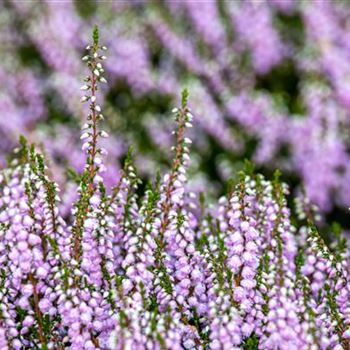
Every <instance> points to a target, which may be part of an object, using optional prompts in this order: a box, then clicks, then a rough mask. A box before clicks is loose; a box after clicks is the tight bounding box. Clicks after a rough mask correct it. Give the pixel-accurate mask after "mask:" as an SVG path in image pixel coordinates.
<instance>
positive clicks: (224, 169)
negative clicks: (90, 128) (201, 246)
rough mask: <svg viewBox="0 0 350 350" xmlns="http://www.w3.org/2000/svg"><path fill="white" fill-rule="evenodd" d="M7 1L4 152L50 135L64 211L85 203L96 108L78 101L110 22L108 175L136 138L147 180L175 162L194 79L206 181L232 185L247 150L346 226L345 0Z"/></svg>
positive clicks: (218, 190)
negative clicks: (84, 127) (95, 39)
mask: <svg viewBox="0 0 350 350" xmlns="http://www.w3.org/2000/svg"><path fill="white" fill-rule="evenodd" d="M0 7H1V16H0V26H1V34H0V41H1V48H0V50H1V55H2V57H3V59H2V60H1V62H0V76H1V77H2V79H3V80H4V81H6V84H3V85H2V87H1V89H0V109H1V115H2V116H3V118H1V119H0V134H1V138H0V150H1V154H0V163H1V165H2V166H3V165H4V164H5V158H6V155H7V154H8V152H9V151H10V150H11V149H12V148H13V147H14V143H15V142H16V140H17V139H18V134H19V133H23V134H25V135H26V137H28V138H29V139H30V140H32V141H34V140H35V142H36V143H37V144H38V145H39V144H40V143H43V145H44V149H45V152H47V156H46V159H47V162H50V169H52V171H53V173H54V178H55V180H56V181H58V183H59V184H60V185H61V188H62V193H61V197H62V203H60V205H59V206H60V209H61V210H62V215H63V216H64V217H65V218H66V217H67V216H68V215H69V213H70V210H69V208H70V205H71V203H72V202H74V201H75V200H76V191H75V190H74V184H69V185H68V184H67V178H66V172H67V168H68V167H72V168H74V169H75V170H77V171H79V172H81V171H82V170H83V169H84V166H85V159H84V158H85V155H84V154H83V153H82V152H79V150H78V147H77V142H76V137H74V135H76V133H77V131H78V128H79V126H78V125H80V118H82V117H83V115H84V114H83V110H82V106H81V104H79V103H78V100H77V99H76V98H75V91H76V90H77V88H78V87H79V79H78V77H79V76H81V75H82V74H83V73H82V67H81V65H79V63H78V62H79V61H78V57H79V56H80V54H81V52H82V49H83V47H84V43H85V42H86V35H87V32H89V31H90V27H91V23H94V22H97V23H101V24H103V27H104V28H105V29H106V31H108V32H109V33H110V35H109V36H108V38H107V39H108V47H109V50H110V52H111V55H110V59H109V60H108V61H107V62H106V65H105V70H106V77H107V78H108V81H109V84H108V85H105V86H104V87H103V88H102V89H101V90H100V94H101V96H100V101H103V105H104V109H105V111H106V112H107V114H108V115H109V116H110V118H108V119H107V120H106V125H108V129H109V130H111V131H112V132H111V137H110V138H108V139H106V140H105V142H104V144H103V147H104V148H106V149H107V150H108V152H109V155H108V157H105V158H104V162H105V165H106V167H107V171H106V172H105V173H104V174H103V177H104V181H105V184H106V185H108V186H110V185H112V184H113V180H114V174H115V173H116V172H117V171H118V170H119V169H121V168H122V167H123V165H122V163H123V160H124V158H125V156H126V154H127V149H128V146H127V145H128V143H130V144H132V145H133V146H134V149H135V150H136V152H135V153H134V161H135V164H137V165H138V168H139V173H140V176H141V177H142V178H143V179H144V178H151V177H152V172H153V169H154V168H157V167H159V166H163V169H162V170H163V171H164V170H165V169H166V166H167V165H169V164H168V159H169V154H168V153H167V150H168V149H169V148H170V147H169V145H170V144H171V142H172V139H171V137H170V136H171V134H170V131H171V130H169V129H170V126H169V123H168V122H167V118H166V111H168V110H169V109H170V108H171V106H172V105H173V104H175V100H176V98H177V95H178V93H177V92H178V91H180V89H181V86H183V85H186V86H188V87H189V88H190V90H191V100H190V101H189V103H190V105H191V107H192V109H193V111H194V114H197V115H200V116H201V117H200V118H198V119H197V121H196V124H197V127H196V128H193V129H192V130H191V131H189V135H190V136H191V139H192V140H193V145H192V148H191V154H192V156H191V157H192V162H191V168H190V169H189V171H190V173H191V177H190V182H191V188H192V189H193V191H194V192H200V191H203V190H205V191H207V189H208V188H209V189H210V191H211V192H212V193H213V194H214V196H213V198H215V196H217V195H218V194H222V193H223V192H224V188H225V183H226V181H227V180H228V178H229V177H231V175H232V173H237V172H238V171H239V170H242V167H243V160H244V159H245V158H249V159H251V160H252V161H254V163H256V165H257V166H258V169H259V171H260V172H262V173H263V174H264V175H265V176H268V177H270V176H271V175H272V173H273V171H274V170H275V169H276V168H280V169H283V179H284V180H286V181H287V182H288V183H289V185H290V190H291V191H292V192H293V193H295V192H296V191H298V190H299V189H300V188H304V189H305V191H306V193H307V195H308V197H309V198H310V200H311V201H312V203H314V204H317V205H318V206H319V208H320V210H321V213H322V215H323V218H325V217H324V213H325V212H330V215H331V220H330V221H332V220H333V219H338V218H341V220H342V223H343V224H345V225H347V220H346V218H347V216H346V209H347V208H348V207H349V206H350V202H349V183H350V182H349V174H350V168H349V164H350V162H349V141H348V138H347V134H348V132H349V122H348V119H349V118H348V114H349V68H348V67H349V64H348V60H349V55H348V48H349V42H348V39H347V38H348V35H347V30H348V27H349V9H350V7H349V5H348V4H347V2H346V1H318V0H305V1H295V0H283V1H281V0H271V1H265V0H264V1H255V0H248V1H239V0H237V1H221V0H212V1H191V0H184V1H162V2H157V1H142V0H140V1H139V0H138V1H128V2H127V1H117V2H115V1H114V2H108V3H103V4H100V3H99V2H95V1H93V0H91V1H90V0H89V1H88V3H87V4H85V3H84V4H83V3H82V2H81V1H74V0H67V1H64V3H63V2H53V1H41V2H40V3H38V2H25V1H14V0H9V1H3V2H1V3H0ZM135 23H137V25H135ZM57 28H60V30H58V29H57ZM140 134H141V136H142V137H140ZM237 170H238V171H237ZM69 173H70V171H69ZM63 184H64V186H62V185H63ZM208 195H209V194H208ZM326 219H327V220H328V219H329V217H327V218H326ZM327 220H326V221H325V222H326V223H327Z"/></svg>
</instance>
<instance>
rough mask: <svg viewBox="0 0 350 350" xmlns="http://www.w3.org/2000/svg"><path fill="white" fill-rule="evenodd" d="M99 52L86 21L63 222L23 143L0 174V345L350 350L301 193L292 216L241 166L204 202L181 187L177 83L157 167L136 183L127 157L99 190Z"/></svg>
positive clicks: (345, 294)
mask: <svg viewBox="0 0 350 350" xmlns="http://www.w3.org/2000/svg"><path fill="white" fill-rule="evenodd" d="M208 35H212V34H211V33H208ZM214 42H216V41H215V40H214ZM105 51H106V47H104V46H101V45H100V44H99V37H98V30H97V28H95V30H94V32H93V42H92V44H91V45H89V46H88V47H87V52H88V53H87V54H86V55H84V57H83V61H85V62H86V63H87V66H88V69H89V75H88V76H87V77H86V79H85V83H84V85H83V86H82V90H83V91H84V92H85V94H84V96H83V97H82V102H84V103H87V104H88V106H89V108H88V116H87V118H86V123H85V124H84V125H83V131H82V133H81V139H82V141H83V146H82V149H83V152H82V153H83V154H84V155H85V158H86V161H85V167H84V170H83V172H82V173H81V174H78V173H74V174H73V175H72V176H74V178H75V181H76V183H77V186H76V192H77V193H76V200H75V202H74V204H73V205H72V207H71V219H70V218H69V216H68V218H67V219H64V218H63V217H62V214H61V212H60V210H59V202H60V191H59V187H58V185H57V184H56V183H55V182H54V181H53V180H52V179H51V174H50V168H49V167H47V166H46V165H45V164H46V161H45V159H44V156H43V154H42V153H40V152H39V151H38V149H37V148H36V147H35V146H31V145H29V144H28V142H27V141H26V140H25V138H24V137H21V139H20V144H21V145H20V147H19V148H17V149H16V151H15V153H14V154H13V156H12V157H11V161H10V163H9V166H8V167H7V168H5V169H4V170H3V171H2V172H1V173H0V348H1V349H3V350H6V349H16V350H20V349H42V350H44V349H72V350H81V349H86V350H92V349H120V350H122V349H221V350H223V349H230V350H232V349H288V350H290V349H336V350H340V349H349V347H350V345H349V344H350V343H349V339H350V329H349V322H350V314H349V312H350V311H349V310H350V309H349V302H350V284H349V264H348V256H349V251H348V249H347V246H346V241H345V240H344V239H343V238H342V236H341V234H340V232H339V229H337V227H334V232H333V237H335V238H336V239H334V241H333V242H332V243H331V244H329V245H326V243H325V242H324V241H323V239H322V238H321V236H320V235H319V233H318V231H317V228H316V226H315V225H314V221H315V219H316V215H317V213H316V212H315V210H314V207H313V206H312V205H310V203H309V201H308V200H307V199H306V198H303V197H301V198H299V200H298V202H297V205H296V208H297V211H296V214H295V213H294V214H293V213H292V211H291V210H290V209H289V207H288V205H287V195H288V187H287V186H286V185H285V184H284V183H283V182H281V180H280V175H279V173H278V172H277V173H276V174H275V175H274V177H273V180H271V181H270V180H268V179H266V178H264V176H262V175H259V174H256V173H255V172H254V170H253V169H252V166H250V165H249V164H247V165H246V170H245V172H241V173H240V175H239V176H238V177H237V181H236V182H235V183H231V184H230V186H229V189H228V191H227V194H226V195H225V196H223V197H221V198H220V199H219V200H218V201H217V203H208V201H207V199H206V198H205V195H203V194H202V195H200V196H198V195H197V194H196V193H194V192H192V191H191V188H189V187H188V167H189V163H190V158H191V157H190V150H189V146H190V144H191V143H192V141H191V139H190V138H189V137H188V129H189V128H191V127H192V119H193V116H192V113H191V109H190V108H189V107H188V92H187V90H184V91H183V93H182V99H181V105H180V107H179V108H175V109H174V110H173V111H172V112H173V114H174V117H175V121H176V128H175V131H174V132H173V134H174V136H175V145H174V147H173V150H174V156H173V161H172V166H171V168H170V170H169V171H168V172H167V173H165V174H164V175H162V174H160V173H158V174H157V175H155V174H154V176H153V180H152V181H150V182H149V183H148V184H143V183H142V181H141V180H140V178H139V176H138V173H137V170H136V167H135V165H134V163H133V157H132V154H131V152H129V153H128V155H127V157H126V160H125V162H124V167H123V169H122V170H121V171H120V172H119V173H118V172H114V173H113V176H112V177H113V180H114V181H115V184H114V186H113V187H112V188H109V187H108V186H106V183H105V180H104V177H103V176H102V175H103V174H104V173H106V172H107V171H108V168H107V166H106V165H105V163H104V159H105V155H106V153H107V151H106V149H105V148H104V147H103V146H102V144H101V141H102V139H104V138H107V137H108V134H107V133H106V132H105V131H103V130H102V129H101V128H100V125H101V123H102V121H103V119H104V116H103V113H102V107H101V105H100V104H99V102H98V101H99V98H98V91H99V89H100V88H102V84H103V83H106V79H105V77H104V68H103V66H102V63H103V61H104V59H105V58H106V57H105V56H104V52H105ZM259 67H260V69H265V68H264V67H265V66H264V65H262V64H261V63H259ZM107 118H108V117H107Z"/></svg>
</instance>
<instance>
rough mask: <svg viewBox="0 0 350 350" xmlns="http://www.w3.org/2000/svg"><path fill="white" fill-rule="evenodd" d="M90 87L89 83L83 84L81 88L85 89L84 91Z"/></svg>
mask: <svg viewBox="0 0 350 350" xmlns="http://www.w3.org/2000/svg"><path fill="white" fill-rule="evenodd" d="M89 89H90V86H89V85H83V86H82V87H81V88H80V90H84V91H86V90H89Z"/></svg>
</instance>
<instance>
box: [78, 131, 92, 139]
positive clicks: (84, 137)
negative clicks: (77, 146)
mask: <svg viewBox="0 0 350 350" xmlns="http://www.w3.org/2000/svg"><path fill="white" fill-rule="evenodd" d="M89 137H90V133H89V132H84V133H83V134H82V135H81V136H80V140H85V139H87V138H89Z"/></svg>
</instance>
